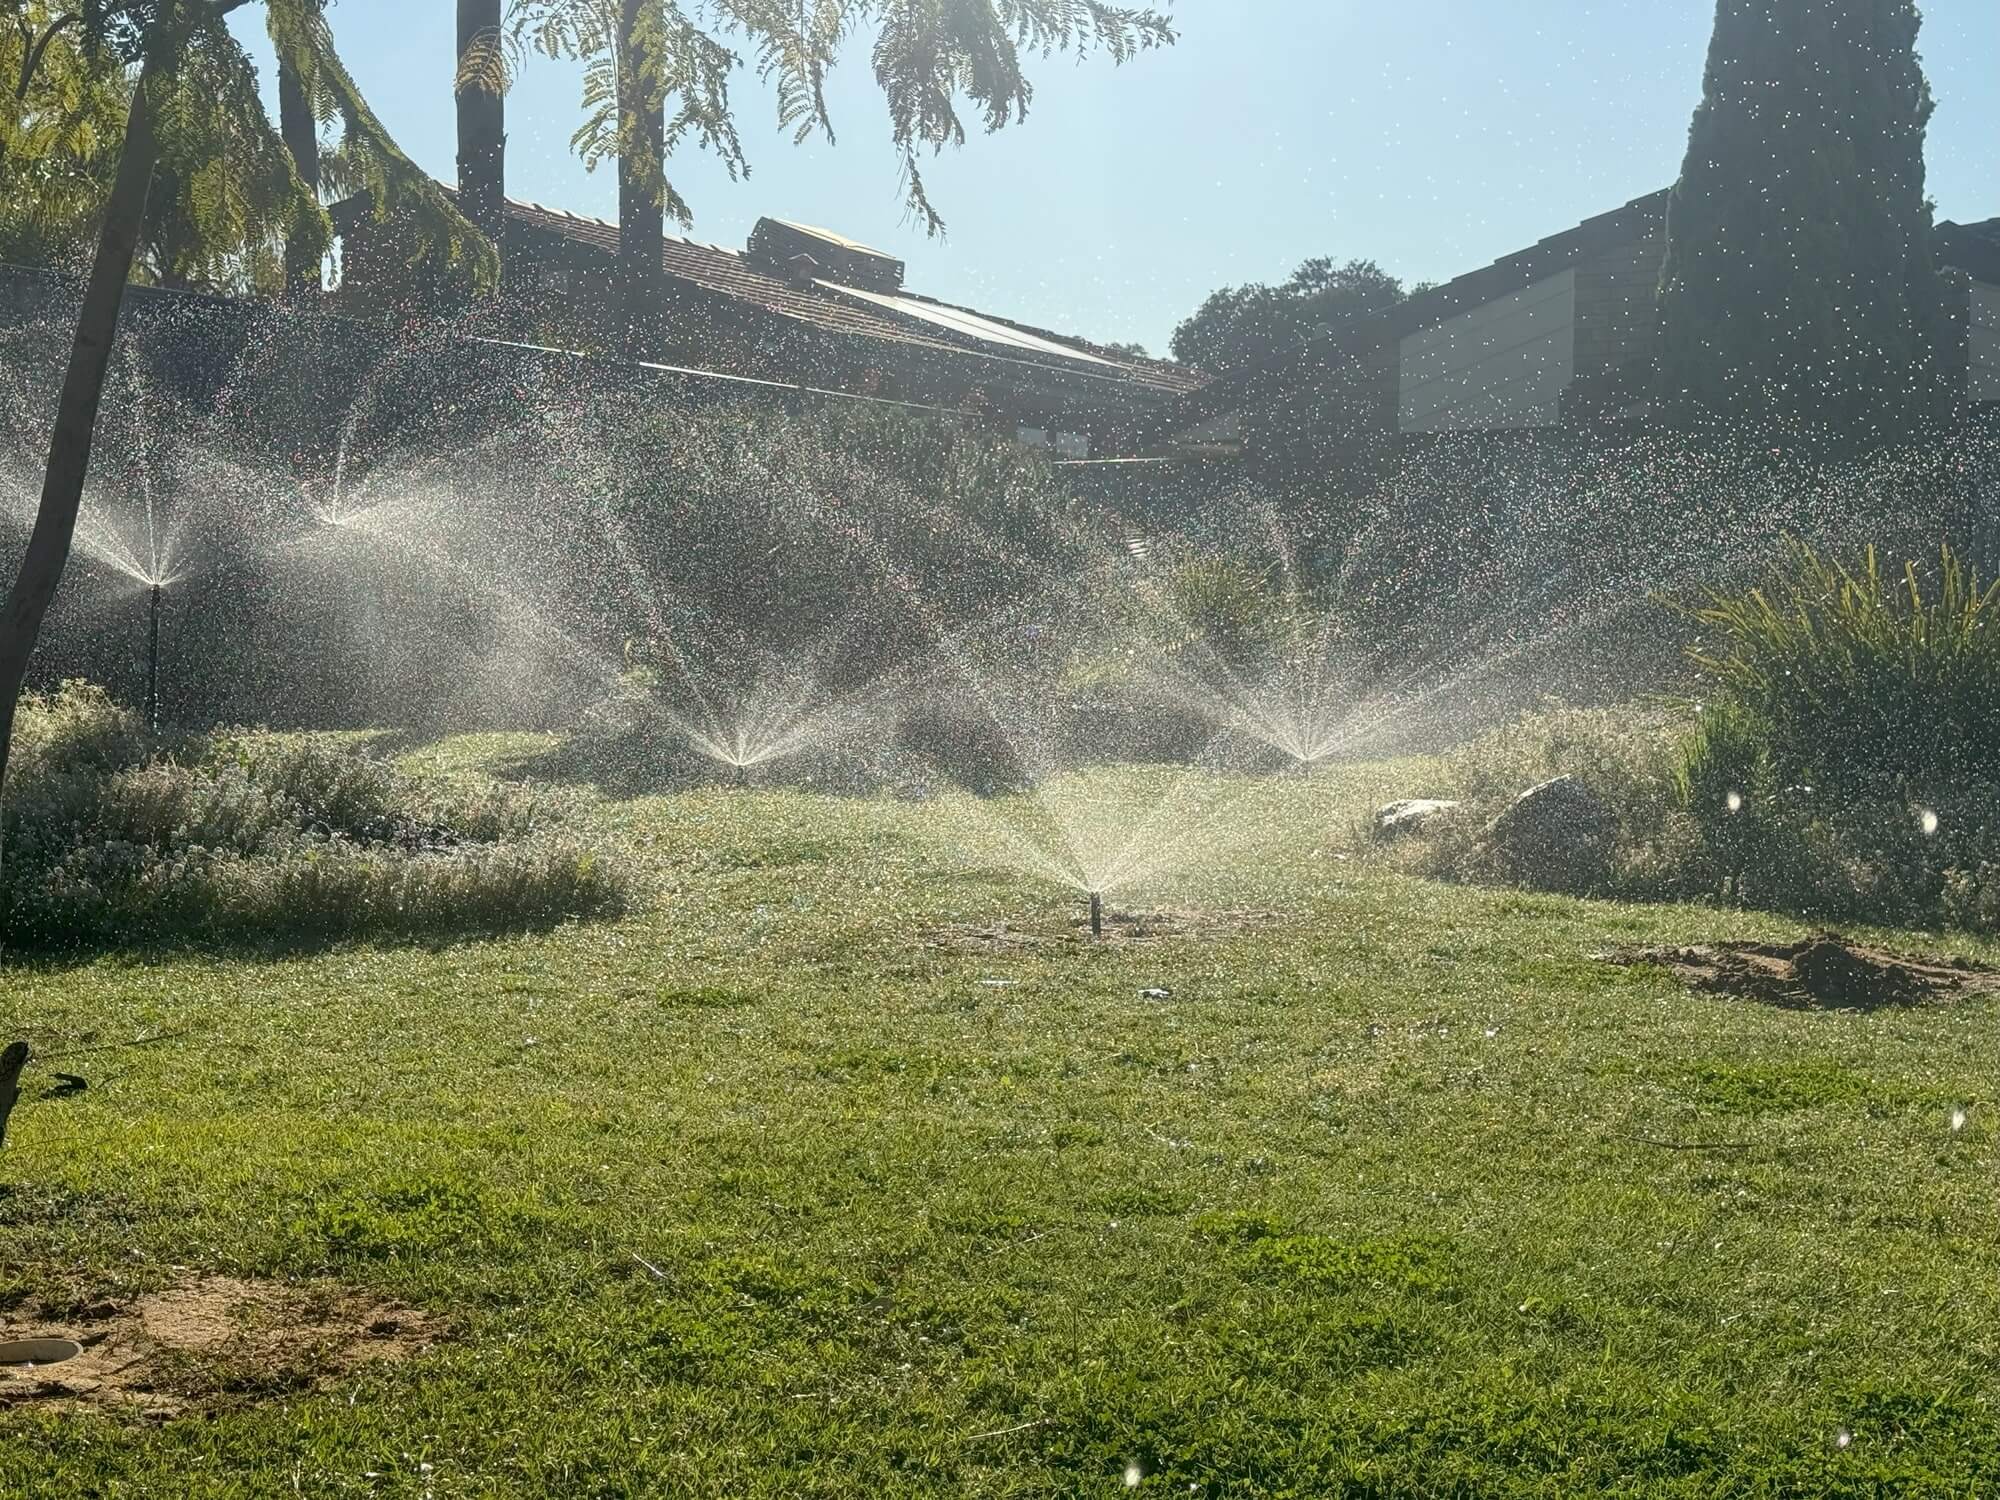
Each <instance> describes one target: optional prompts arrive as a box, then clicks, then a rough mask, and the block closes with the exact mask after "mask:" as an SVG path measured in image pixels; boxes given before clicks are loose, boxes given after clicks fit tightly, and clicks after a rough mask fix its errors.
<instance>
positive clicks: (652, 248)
mask: <svg viewBox="0 0 2000 1500" xmlns="http://www.w3.org/2000/svg"><path fill="white" fill-rule="evenodd" d="M648 3H649V0H619V10H618V24H619V35H618V112H619V115H620V118H621V123H622V124H623V125H624V127H625V130H626V139H627V140H628V141H631V142H632V143H633V145H632V147H631V149H629V150H627V151H625V152H622V153H620V155H619V158H618V275H617V293H618V302H619V311H620V314H621V315H622V318H623V322H624V328H623V335H624V337H623V344H624V349H625V352H626V354H627V355H629V356H632V357H634V358H636V357H638V356H639V355H641V354H643V353H645V352H646V349H647V344H648V341H649V335H650V333H651V331H652V328H653V325H654V324H655V322H656V320H657V319H658V317H659V312H660V292H661V287H662V285H663V283H664V281H665V276H664V273H663V271H662V269H661V261H660V244H661V241H662V240H663V239H665V237H666V222H667V221H666V202H665V199H664V198H663V196H662V195H661V193H660V190H659V177H660V174H661V172H662V171H663V170H664V169H665V165H666V164H665V162H664V160H663V158H664V157H665V155H666V149H667V148H666V133H667V111H666V99H665V98H664V96H663V95H662V94H661V93H660V89H659V84H658V82H657V80H654V79H652V78H651V77H650V75H651V74H652V73H653V72H654V71H655V69H654V66H653V60H652V59H650V58H648V57H647V56H646V55H645V50H644V47H643V44H642V43H641V41H640V38H639V20H640V17H641V16H642V15H643V14H644V12H645V10H646V7H647V5H648Z"/></svg>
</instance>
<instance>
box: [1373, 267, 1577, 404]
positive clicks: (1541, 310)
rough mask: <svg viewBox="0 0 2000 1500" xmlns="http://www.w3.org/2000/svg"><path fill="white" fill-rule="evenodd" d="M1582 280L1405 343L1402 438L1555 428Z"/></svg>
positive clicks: (1541, 284)
mask: <svg viewBox="0 0 2000 1500" xmlns="http://www.w3.org/2000/svg"><path fill="white" fill-rule="evenodd" d="M1577 281H1578V278H1577V273H1576V272H1575V271H1574V270H1568V271H1563V272H1561V273H1560V274H1558V275H1555V276H1551V277H1548V278H1547V279H1545V280H1542V281H1538V282H1536V283H1535V284H1534V285H1532V286H1529V287H1524V288H1522V289H1521V290H1520V291H1518V292H1515V293H1512V294H1511V295H1509V296H1506V297H1502V298H1500V299H1499V300H1497V301H1494V302H1489V303H1487V304H1485V305H1484V306H1482V307H1475V308H1472V309H1470V310H1469V311H1467V312H1463V313H1460V314H1459V315H1458V316H1456V317H1454V318H1448V319H1446V320H1445V321H1444V322H1442V323H1439V324H1437V325H1436V326H1435V327H1431V328H1424V329H1419V330H1418V331H1417V332H1415V333H1413V334H1410V335H1409V336H1408V337H1407V338H1405V339H1404V340H1403V341H1402V345H1401V349H1400V368H1399V378H1398V401H1397V415H1398V424H1399V426H1400V427H1401V429H1402V430H1403V431H1404V432H1474V431H1495V430H1508V429H1519V428H1527V427H1552V426H1554V425H1555V424H1556V423H1557V422H1559V421H1560V420H1561V418H1562V398H1563V392H1564V390H1565V389H1566V388H1567V387H1568V385H1569V383H1570V380H1571V377H1572V375H1573V374H1574V372H1575V361H1576V314H1577Z"/></svg>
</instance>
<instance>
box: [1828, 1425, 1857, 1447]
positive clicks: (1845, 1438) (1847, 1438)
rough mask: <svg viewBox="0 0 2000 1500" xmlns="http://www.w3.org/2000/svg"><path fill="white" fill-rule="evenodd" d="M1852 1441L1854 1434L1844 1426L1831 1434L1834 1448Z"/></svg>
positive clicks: (1844, 1445)
mask: <svg viewBox="0 0 2000 1500" xmlns="http://www.w3.org/2000/svg"><path fill="white" fill-rule="evenodd" d="M1853 1441H1854V1434H1853V1433H1851V1432H1849V1431H1848V1430H1847V1429H1846V1428H1845V1427H1843V1428H1841V1429H1840V1431H1838V1432H1836V1433H1835V1434H1834V1435H1833V1446H1834V1447H1836V1448H1845V1447H1846V1446H1847V1445H1848V1444H1849V1443H1851V1442H1853Z"/></svg>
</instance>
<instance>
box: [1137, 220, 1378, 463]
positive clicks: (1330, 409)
mask: <svg viewBox="0 0 2000 1500" xmlns="http://www.w3.org/2000/svg"><path fill="white" fill-rule="evenodd" d="M1406 295H1407V294H1406V293H1405V291H1404V289H1403V284H1402V282H1400V281H1398V280H1397V279H1396V278H1395V277H1394V276H1391V275H1390V274H1389V273H1388V272H1386V271H1384V270H1383V269H1382V268H1381V267H1380V266H1378V265H1376V264H1375V262H1373V261H1369V260H1350V261H1348V262H1346V263H1345V264H1336V263H1335V262H1334V261H1332V260H1330V259H1327V258H1323V257H1322V258H1318V259H1313V260H1308V261H1306V262H1305V263H1304V264H1303V265H1301V266H1300V267H1299V268H1298V270H1296V271H1294V272H1293V273H1292V275H1291V277H1290V278H1289V279H1288V280H1286V281H1284V282H1283V283H1281V284H1280V285H1278V286H1265V285H1261V284H1251V285H1248V286H1239V287H1224V288H1223V289H1222V290H1220V291H1218V292H1214V293H1212V294H1211V295H1210V296H1209V298H1208V300H1207V301H1205V302H1204V303H1202V305H1201V307H1200V308H1199V309H1198V310H1197V311H1196V312H1195V313H1194V315H1193V316H1192V317H1190V318H1188V319H1187V320H1186V321H1185V322H1183V323H1182V324H1181V325H1180V326H1179V327H1178V328H1176V329H1175V330H1174V336H1173V344H1172V348H1173V354H1174V358H1175V359H1177V360H1179V361H1181V362H1182V363H1183V364H1191V365H1196V366H1198V367H1200V368H1201V369H1203V370H1206V371H1207V372H1208V373H1210V374H1211V375H1214V376H1216V377H1217V378H1218V379H1220V380H1223V381H1226V382H1228V383H1229V384H1230V386H1231V387H1232V398H1233V402H1234V409H1235V411H1236V412H1237V413H1238V415H1239V417H1240V419H1241V422H1242V425H1243V433H1242V436H1243V442H1244V446H1245V450H1246V453H1247V454H1248V455H1249V456H1250V460H1251V462H1252V463H1253V465H1254V466H1255V467H1256V468H1257V470H1258V471H1259V477H1260V478H1262V479H1264V480H1266V481H1269V482H1271V483H1274V484H1278V485H1282V486H1286V487H1296V486H1299V485H1312V486H1317V487H1321V488H1324V487H1325V486H1327V485H1328V484H1329V483H1330V482H1332V483H1338V482H1340V481H1351V480H1358V479H1360V478H1363V477H1365V476H1366V475H1367V474H1369V473H1372V472H1373V466H1374V465H1375V464H1376V462H1377V461H1378V460H1381V459H1383V458H1385V457H1386V456H1387V455H1388V454H1390V453H1391V452H1393V449H1394V436H1395V410H1394V393H1393V390H1392V387H1391V383H1390V382H1387V381H1385V380H1383V379H1381V378H1380V372H1379V371H1375V370H1372V369H1371V368H1370V367H1369V365H1368V362H1367V359H1366V355H1367V353H1368V346H1369V342H1370V338H1369V335H1370V330H1371V329H1373V328H1375V327H1377V326H1378V325H1379V324H1381V322H1382V321H1383V319H1385V318H1386V317H1387V316H1388V314H1389V313H1390V312H1391V311H1392V310H1393V309H1394V308H1395V307H1396V306H1397V305H1398V304H1399V303H1401V302H1402V301H1403V300H1404V298H1405V296H1406Z"/></svg>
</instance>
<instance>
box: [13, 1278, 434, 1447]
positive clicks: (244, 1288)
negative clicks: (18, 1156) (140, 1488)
mask: <svg viewBox="0 0 2000 1500" xmlns="http://www.w3.org/2000/svg"><path fill="white" fill-rule="evenodd" d="M31 1312H32V1310H22V1309H15V1310H14V1311H13V1312H11V1313H9V1314H7V1315H6V1317H5V1318H0V1342H5V1341H8V1340H13V1339H25V1338H61V1339H72V1340H74V1341H75V1342H76V1343H78V1344H81V1345H82V1346H83V1352H82V1353H81V1354H79V1355H77V1356H76V1357H75V1358H74V1359H70V1360H65V1361H64V1362H62V1363H61V1364H52V1365H40V1366H32V1367H27V1366H0V1413H4V1412H5V1411H6V1410H8V1409H9V1408H12V1407H19V1406H23V1405H28V1404H37V1405H53V1406H56V1407H59V1408H74V1407H79V1406H96V1407H105V1408H111V1409H113V1410H117V1411H120V1412H124V1413H127V1414H130V1415H137V1416H153V1417H170V1416H175V1415H177V1414H179V1413H181V1412H184V1411H188V1410H190V1409H194V1408H199V1407H205V1406H216V1405H221V1404H224V1403H226V1402H229V1401H232V1400H246V1399H248V1400H254V1399H257V1398H259V1397H264V1396H273V1395H278V1394H281V1393H284V1392H293V1391H301V1390H311V1389H313V1388H315V1387H317V1386H321V1385H324V1384H327V1383H328V1382H330V1381H333V1380H336V1379H338V1378H339V1377H340V1376H342V1375H345V1374H347V1373H349V1372H350V1371H352V1370H355V1369H357V1368H359V1367H360V1366H362V1365H365V1364H369V1363H372V1362H374V1361H377V1360H403V1359H409V1358H411V1357H412V1356H414V1355H416V1354H419V1353H421V1352H422V1351H423V1350H425V1349H427V1348H428V1347H430V1345H431V1344H432V1343H433V1342H435V1341H436V1339H437V1338H439V1337H440V1336H441V1334H442V1329H441V1327H440V1325H439V1324H438V1323H437V1321H436V1320H435V1319H433V1318H432V1317H430V1316H429V1315H428V1314H426V1313H422V1312H419V1311H417V1310H416V1309H415V1308H410V1307H404V1306H402V1305H401V1304H399V1303H394V1302H386V1301H383V1300H382V1299H381V1298H379V1297H372V1296H369V1295H368V1294H367V1293H364V1292H359V1291H355V1290H353V1289H351V1288H347V1287H340V1286H332V1285H327V1284H323V1283H304V1284H299V1285H290V1284H287V1283H284V1282H276V1281H246V1280H239V1279H237V1278H235V1277H229V1276H210V1277H206V1278H204V1279H202V1280H200V1281H193V1282H188V1283H186V1284H184V1285H181V1286H175V1287H168V1288H167V1289H166V1290H164V1291H158V1292H148V1293H147V1294H146V1295H144V1296H142V1297H139V1298H136V1299H134V1300H131V1301H128V1302H100V1303H97V1304H95V1305H86V1306H83V1307H80V1308H74V1309H70V1310H68V1311H66V1312H60V1313H58V1312H55V1311H50V1312H49V1313H48V1315H47V1316H32V1315H31Z"/></svg>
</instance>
